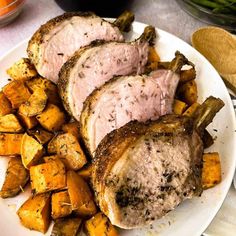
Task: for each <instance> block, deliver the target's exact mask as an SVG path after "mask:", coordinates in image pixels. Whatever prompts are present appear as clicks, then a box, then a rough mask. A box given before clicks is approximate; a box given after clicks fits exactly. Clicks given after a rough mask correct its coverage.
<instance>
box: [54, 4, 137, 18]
mask: <svg viewBox="0 0 236 236" xmlns="http://www.w3.org/2000/svg"><path fill="white" fill-rule="evenodd" d="M55 1H56V3H57V4H58V5H59V6H60V7H61V8H62V9H63V10H65V11H92V12H95V13H96V14H97V15H99V16H103V17H117V16H119V15H120V14H121V13H122V12H123V11H124V10H129V9H130V7H131V5H132V4H133V2H134V0H55Z"/></svg>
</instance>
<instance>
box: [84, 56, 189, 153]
mask: <svg viewBox="0 0 236 236" xmlns="http://www.w3.org/2000/svg"><path fill="white" fill-rule="evenodd" d="M185 63H188V60H187V59H186V58H185V57H184V56H183V55H182V54H180V53H178V52H177V53H176V57H175V58H174V60H173V61H172V62H171V67H172V68H171V69H160V70H156V71H153V72H151V73H150V74H149V75H136V76H124V77H119V78H114V79H112V80H110V81H108V82H107V83H106V84H104V85H103V86H101V87H100V88H98V89H97V90H95V91H94V92H93V93H92V94H90V96H88V98H87V99H86V101H85V103H84V107H83V111H82V113H81V119H80V124H81V126H80V128H81V134H82V137H83V139H84V141H85V144H86V146H87V149H88V150H89V152H90V154H91V156H93V155H94V152H95V150H96V148H97V146H98V144H99V143H100V141H101V140H102V139H103V138H104V137H105V135H106V134H108V133H110V132H111V131H112V130H114V129H118V128H120V127H121V126H123V125H125V124H126V123H128V122H129V121H131V120H138V121H143V122H144V121H147V120H149V119H151V120H156V119H157V118H159V117H160V116H162V115H165V114H170V113H172V104H173V100H174V95H175V91H176V88H177V85H178V82H179V73H178V71H180V68H181V67H182V66H183V64H185Z"/></svg>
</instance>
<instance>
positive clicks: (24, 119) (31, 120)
mask: <svg viewBox="0 0 236 236" xmlns="http://www.w3.org/2000/svg"><path fill="white" fill-rule="evenodd" d="M17 117H18V118H19V120H20V121H21V123H22V124H23V126H24V127H25V128H26V129H32V128H34V127H35V126H36V125H37V124H38V121H37V119H36V117H33V116H32V117H28V116H24V115H22V114H20V113H19V110H18V112H17Z"/></svg>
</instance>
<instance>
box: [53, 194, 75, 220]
mask: <svg viewBox="0 0 236 236" xmlns="http://www.w3.org/2000/svg"><path fill="white" fill-rule="evenodd" d="M51 204H52V213H51V215H52V218H53V219H57V218H61V217H65V216H68V215H70V214H71V213H72V207H71V203H70V197H69V194H68V191H67V190H66V191H62V192H57V193H53V194H52V203H51Z"/></svg>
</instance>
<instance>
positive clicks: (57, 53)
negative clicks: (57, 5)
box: [37, 16, 124, 82]
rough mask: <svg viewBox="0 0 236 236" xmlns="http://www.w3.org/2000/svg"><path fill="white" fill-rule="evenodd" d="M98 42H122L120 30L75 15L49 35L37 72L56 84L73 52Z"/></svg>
mask: <svg viewBox="0 0 236 236" xmlns="http://www.w3.org/2000/svg"><path fill="white" fill-rule="evenodd" d="M97 39H104V40H107V41H110V40H112V41H123V39H124V38H123V35H122V34H121V33H120V31H119V29H118V28H117V27H114V26H112V25H111V24H110V23H108V22H106V21H103V20H102V19H101V18H99V17H80V16H74V17H72V18H71V19H69V20H65V21H64V22H63V23H61V24H60V25H59V26H57V27H54V29H53V30H52V31H51V32H50V34H47V35H46V36H45V38H44V42H43V43H42V45H41V48H40V49H41V52H40V54H41V57H40V62H39V64H38V65H37V70H38V72H39V73H40V74H41V75H42V76H44V77H45V78H48V79H50V80H52V81H54V82H56V81H57V79H58V73H59V71H60V69H61V67H62V65H63V64H64V63H65V62H66V61H67V60H68V58H69V57H70V56H72V55H73V53H74V52H75V51H76V50H78V49H79V48H81V47H82V46H86V45H88V44H90V43H91V42H92V41H94V40H97Z"/></svg>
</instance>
